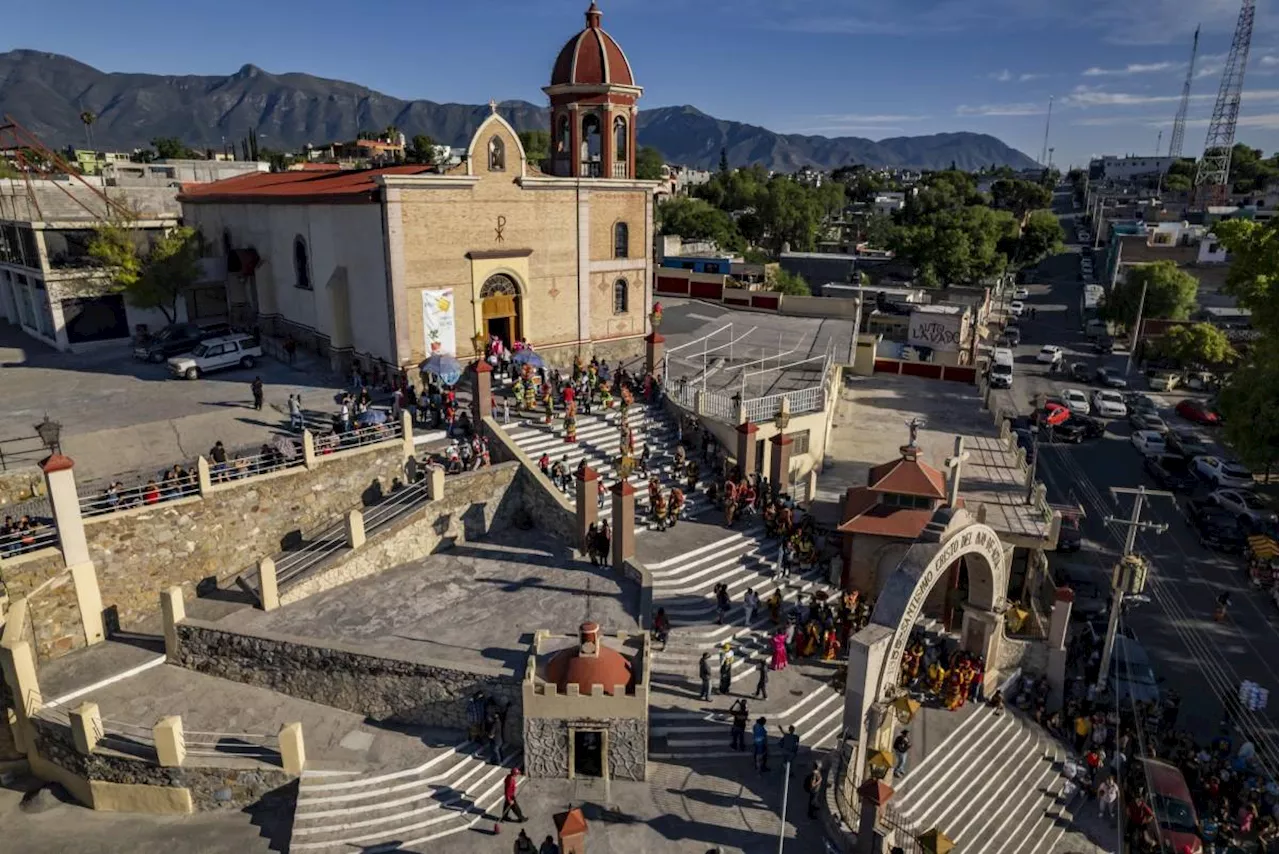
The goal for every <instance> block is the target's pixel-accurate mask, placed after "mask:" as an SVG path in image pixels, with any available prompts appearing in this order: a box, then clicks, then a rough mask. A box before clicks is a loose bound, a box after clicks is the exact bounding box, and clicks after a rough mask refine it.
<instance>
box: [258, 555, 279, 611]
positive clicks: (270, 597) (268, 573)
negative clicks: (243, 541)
mask: <svg viewBox="0 0 1280 854" xmlns="http://www.w3.org/2000/svg"><path fill="white" fill-rule="evenodd" d="M258 599H259V600H260V601H261V602H262V610H264V611H274V610H275V609H276V608H279V607H280V586H279V584H278V583H277V579H276V562H275V561H274V560H272V559H271V558H269V557H264V558H263V559H262V560H260V561H258Z"/></svg>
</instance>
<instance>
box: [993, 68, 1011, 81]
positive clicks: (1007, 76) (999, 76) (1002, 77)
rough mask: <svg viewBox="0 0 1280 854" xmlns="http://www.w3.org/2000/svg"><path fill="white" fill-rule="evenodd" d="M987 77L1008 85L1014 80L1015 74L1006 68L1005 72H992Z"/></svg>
mask: <svg viewBox="0 0 1280 854" xmlns="http://www.w3.org/2000/svg"><path fill="white" fill-rule="evenodd" d="M987 76H988V77H990V78H991V79H992V80H997V81H999V82H1001V83H1008V82H1009V81H1010V80H1012V79H1013V72H1012V71H1010V70H1009V69H1007V68H1006V69H1004V70H1003V71H995V72H992V73H991V74H988V75H987Z"/></svg>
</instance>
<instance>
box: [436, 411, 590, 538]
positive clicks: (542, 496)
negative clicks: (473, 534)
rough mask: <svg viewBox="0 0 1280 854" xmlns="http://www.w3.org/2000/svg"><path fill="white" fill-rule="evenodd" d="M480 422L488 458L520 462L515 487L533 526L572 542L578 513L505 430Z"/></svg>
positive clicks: (576, 529)
mask: <svg viewBox="0 0 1280 854" xmlns="http://www.w3.org/2000/svg"><path fill="white" fill-rule="evenodd" d="M482 424H483V427H484V432H485V435H486V436H488V437H489V448H490V453H491V456H492V458H493V459H494V460H495V461H503V462H506V461H508V460H512V461H515V462H518V463H519V464H520V473H519V474H518V475H516V480H515V485H516V489H517V490H518V491H519V495H520V502H521V504H522V506H523V507H524V510H525V512H526V513H528V514H529V516H530V518H531V519H532V520H533V525H534V527H535V528H537V529H538V530H540V531H546V532H547V533H550V534H553V535H555V536H557V537H559V538H560V539H562V540H564V541H565V542H566V543H570V544H574V543H576V542H577V541H578V516H577V508H575V507H574V504H573V502H572V501H570V500H569V499H568V498H566V497H565V496H564V494H563V493H561V492H560V490H558V489H556V488H555V487H553V486H552V485H551V482H550V481H548V480H547V479H546V478H545V477H542V473H541V472H539V471H538V465H537V463H536V462H534V460H532V459H530V457H529V455H528V454H526V453H525V452H524V451H522V450H520V446H519V445H517V444H516V443H515V442H513V441H512V440H511V437H510V436H509V435H507V431H506V430H504V429H502V427H501V426H500V425H499V424H498V423H497V422H496V421H494V420H493V419H492V418H486V419H485V420H484V421H483V422H482ZM446 490H447V487H446Z"/></svg>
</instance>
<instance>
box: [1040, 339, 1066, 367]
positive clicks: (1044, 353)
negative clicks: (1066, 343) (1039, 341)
mask: <svg viewBox="0 0 1280 854" xmlns="http://www.w3.org/2000/svg"><path fill="white" fill-rule="evenodd" d="M1036 361H1037V362H1039V363H1040V364H1042V365H1054V364H1057V363H1058V362H1061V361H1062V348H1061V347H1058V346H1055V345H1053V344H1045V345H1044V346H1043V347H1041V348H1040V352H1039V353H1036Z"/></svg>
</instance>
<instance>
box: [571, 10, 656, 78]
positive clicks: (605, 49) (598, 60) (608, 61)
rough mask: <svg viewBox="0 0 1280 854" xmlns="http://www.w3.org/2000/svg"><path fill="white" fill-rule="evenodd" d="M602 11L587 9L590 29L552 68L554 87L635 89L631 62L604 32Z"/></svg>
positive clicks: (572, 39)
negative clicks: (632, 87)
mask: <svg viewBox="0 0 1280 854" xmlns="http://www.w3.org/2000/svg"><path fill="white" fill-rule="evenodd" d="M600 18H601V14H600V9H599V8H598V7H597V6H596V4H595V3H594V2H593V3H592V4H591V7H590V8H589V9H587V26H586V27H585V28H584V29H583V30H582V32H580V33H578V34H577V35H576V36H574V37H573V38H571V39H569V41H568V42H566V43H565V46H564V47H563V48H561V49H560V54H559V56H557V57H556V61H555V65H554V66H553V67H552V69H551V85H552V86H607V85H610V84H613V85H619V86H634V85H635V78H634V77H633V76H632V74H631V63H629V62H628V61H627V57H626V54H624V53H623V52H622V48H620V47H619V46H618V43H617V42H615V41H614V40H613V37H612V36H610V35H609V34H608V33H606V32H605V31H604V30H602V29H600Z"/></svg>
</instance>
